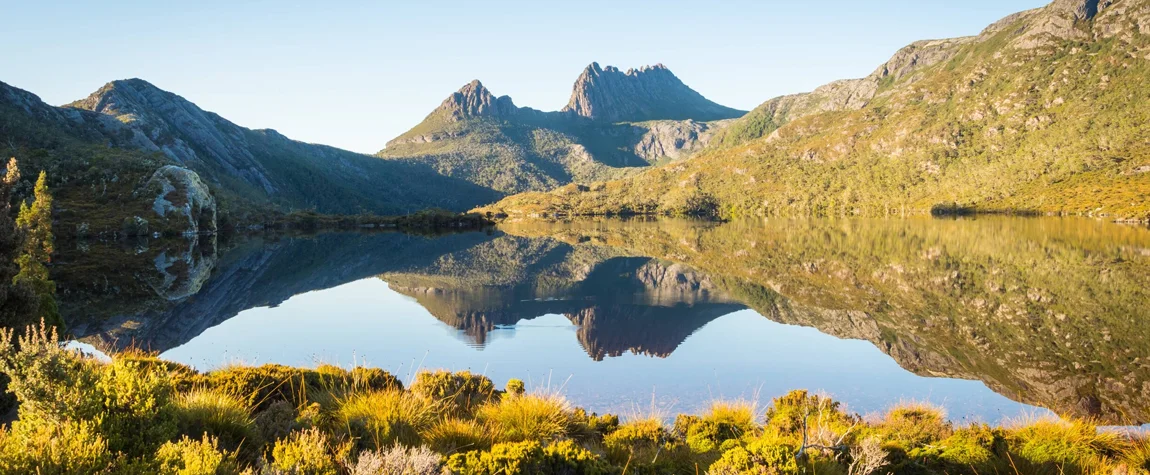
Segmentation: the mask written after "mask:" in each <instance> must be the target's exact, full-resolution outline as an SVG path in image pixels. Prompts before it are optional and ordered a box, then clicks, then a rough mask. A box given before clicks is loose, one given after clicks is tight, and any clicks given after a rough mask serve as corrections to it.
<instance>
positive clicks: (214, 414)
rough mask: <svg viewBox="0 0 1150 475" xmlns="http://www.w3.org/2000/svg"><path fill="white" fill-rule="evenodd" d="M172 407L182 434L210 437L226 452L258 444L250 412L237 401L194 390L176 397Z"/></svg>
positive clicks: (220, 393)
mask: <svg viewBox="0 0 1150 475" xmlns="http://www.w3.org/2000/svg"><path fill="white" fill-rule="evenodd" d="M173 407H174V408H175V410H176V414H177V419H178V420H179V425H180V431H181V432H182V433H184V434H187V435H190V436H192V437H202V436H211V437H213V438H214V439H216V440H217V441H218V443H219V445H220V446H221V447H224V448H225V449H226V450H237V449H239V448H240V447H241V446H243V445H244V444H245V443H247V444H248V445H252V446H257V445H259V444H260V443H261V442H262V441H261V440H260V434H259V432H258V431H257V428H256V425H255V422H254V421H253V420H252V416H251V410H250V409H248V406H247V404H245V403H244V402H243V401H242V400H241V398H239V397H236V396H233V395H231V394H228V393H225V392H223V391H219V390H210V389H194V390H192V391H189V392H187V393H183V394H180V395H179V396H177V397H176V398H175V399H174V401H173Z"/></svg>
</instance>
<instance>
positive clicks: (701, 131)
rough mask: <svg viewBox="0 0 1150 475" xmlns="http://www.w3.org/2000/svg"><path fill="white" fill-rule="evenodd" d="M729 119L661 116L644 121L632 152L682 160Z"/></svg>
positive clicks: (653, 159) (648, 157) (654, 158)
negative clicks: (715, 119)
mask: <svg viewBox="0 0 1150 475" xmlns="http://www.w3.org/2000/svg"><path fill="white" fill-rule="evenodd" d="M731 122H732V120H731V119H728V120H721V121H715V122H695V121H693V120H683V121H675V120H661V121H657V122H650V123H647V124H644V125H645V126H646V129H645V130H646V132H644V133H643V135H642V136H640V137H639V140H638V141H637V143H636V144H635V147H634V152H635V155H636V156H638V157H640V158H642V159H644V160H646V161H648V162H656V161H660V160H670V161H674V160H682V159H685V158H687V157H689V156H691V155H693V154H695V153H696V152H698V151H700V150H702V149H703V148H704V147H706V146H707V144H709V143H710V141H711V138H712V137H714V136H715V133H716V132H718V131H719V130H722V129H723V127H726V126H727V125H729V124H730V123H731Z"/></svg>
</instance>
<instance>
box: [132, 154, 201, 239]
mask: <svg viewBox="0 0 1150 475" xmlns="http://www.w3.org/2000/svg"><path fill="white" fill-rule="evenodd" d="M145 198H146V199H148V200H149V201H150V202H151V206H152V211H155V213H156V216H155V217H154V219H153V220H151V221H150V222H155V223H159V226H158V229H155V230H156V231H160V232H165V233H175V234H203V233H207V234H211V233H215V232H216V199H215V198H214V197H213V196H212V193H211V191H210V190H208V185H206V184H204V182H203V180H201V179H200V176H199V175H197V174H196V172H194V171H191V170H188V169H187V168H183V167H177V166H175V165H167V166H164V167H161V168H160V169H159V170H156V172H155V173H154V174H152V178H151V179H149V180H148V183H147V184H146V185H145Z"/></svg>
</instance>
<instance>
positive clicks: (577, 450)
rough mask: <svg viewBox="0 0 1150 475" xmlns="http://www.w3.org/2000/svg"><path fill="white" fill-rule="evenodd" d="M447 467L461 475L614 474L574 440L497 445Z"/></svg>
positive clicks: (450, 461)
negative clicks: (545, 444)
mask: <svg viewBox="0 0 1150 475" xmlns="http://www.w3.org/2000/svg"><path fill="white" fill-rule="evenodd" d="M447 468H448V469H449V470H451V472H452V473H456V474H459V475H519V474H524V475H526V474H544V473H549V474H550V473H554V474H586V475H596V474H606V473H611V470H610V467H609V466H608V465H607V464H606V463H604V462H603V460H602V459H600V458H599V457H597V456H596V455H595V454H594V453H592V452H590V451H589V450H587V449H585V448H583V447H579V446H578V445H577V444H575V443H574V442H572V441H562V442H558V443H555V444H552V445H549V446H547V447H544V446H543V445H542V444H540V443H539V442H536V441H526V442H514V443H504V444H496V445H495V446H494V447H492V448H491V450H490V451H484V452H480V451H472V452H468V453H465V454H455V455H452V456H451V457H450V458H449V459H448V460H447Z"/></svg>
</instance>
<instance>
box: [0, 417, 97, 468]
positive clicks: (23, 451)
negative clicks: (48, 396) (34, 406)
mask: <svg viewBox="0 0 1150 475" xmlns="http://www.w3.org/2000/svg"><path fill="white" fill-rule="evenodd" d="M111 462H112V455H111V453H110V452H109V451H108V442H107V440H105V439H104V438H103V437H102V436H101V435H100V433H99V431H98V430H97V428H96V425H95V424H93V423H91V422H87V421H68V422H61V423H55V424H47V423H42V422H36V423H29V421H16V422H14V423H13V424H12V430H11V431H6V430H4V429H0V474H5V475H8V474H12V475H16V474H27V473H43V474H62V475H71V474H75V475H84V474H89V473H99V472H102V471H105V470H107V469H108V467H109V465H110V464H111Z"/></svg>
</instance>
